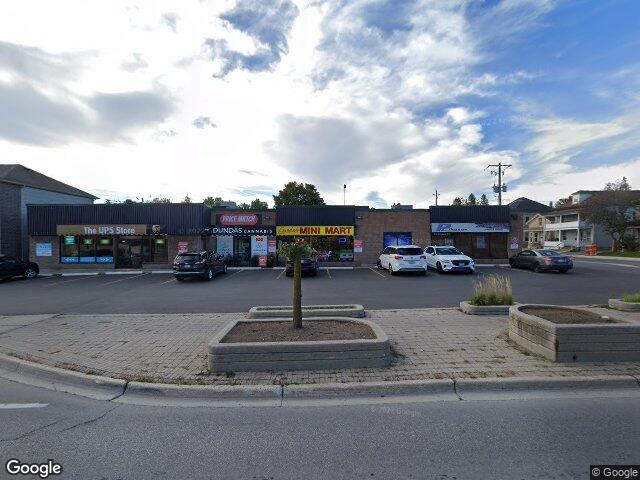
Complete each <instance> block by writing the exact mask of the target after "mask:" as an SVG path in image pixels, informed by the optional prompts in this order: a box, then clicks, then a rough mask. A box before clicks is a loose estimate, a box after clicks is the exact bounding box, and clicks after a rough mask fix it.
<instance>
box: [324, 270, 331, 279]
mask: <svg viewBox="0 0 640 480" xmlns="http://www.w3.org/2000/svg"><path fill="white" fill-rule="evenodd" d="M324 271H325V272H327V277H329V278H332V277H331V274H330V273H329V269H328V268H325V269H324Z"/></svg>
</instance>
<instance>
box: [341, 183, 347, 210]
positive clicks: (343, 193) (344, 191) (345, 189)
mask: <svg viewBox="0 0 640 480" xmlns="http://www.w3.org/2000/svg"><path fill="white" fill-rule="evenodd" d="M346 204H347V184H346V183H345V184H343V185H342V205H346Z"/></svg>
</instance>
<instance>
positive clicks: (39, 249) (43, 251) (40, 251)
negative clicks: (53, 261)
mask: <svg viewBox="0 0 640 480" xmlns="http://www.w3.org/2000/svg"><path fill="white" fill-rule="evenodd" d="M50 256H51V244H50V243H36V257H50Z"/></svg>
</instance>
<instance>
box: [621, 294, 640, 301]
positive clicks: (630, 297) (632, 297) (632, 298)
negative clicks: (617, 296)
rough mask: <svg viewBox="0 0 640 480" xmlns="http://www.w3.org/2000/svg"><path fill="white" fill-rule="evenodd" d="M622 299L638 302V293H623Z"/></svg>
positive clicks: (639, 297) (639, 295)
mask: <svg viewBox="0 0 640 480" xmlns="http://www.w3.org/2000/svg"><path fill="white" fill-rule="evenodd" d="M622 301H623V302H632V303H640V293H625V294H624V295H622Z"/></svg>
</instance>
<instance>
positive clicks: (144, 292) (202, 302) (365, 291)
mask: <svg viewBox="0 0 640 480" xmlns="http://www.w3.org/2000/svg"><path fill="white" fill-rule="evenodd" d="M487 274H502V275H508V276H509V278H510V279H511V283H512V285H513V292H514V296H515V299H516V301H519V302H535V303H555V304H565V305H571V304H573V305H575V304H595V303H606V301H607V299H608V298H611V297H618V296H619V295H620V293H622V292H632V291H638V290H640V262H632V261H623V260H600V259H598V260H588V259H580V260H576V261H575V269H574V270H573V271H571V272H569V273H568V274H560V273H541V274H536V273H533V272H530V271H528V270H511V269H509V268H504V267H485V268H479V269H478V270H477V272H476V274H475V275H465V274H438V273H436V272H431V271H430V272H429V274H428V275H427V276H419V275H411V274H406V275H397V276H390V275H389V274H388V272H386V271H385V270H377V269H375V268H374V269H369V268H358V269H353V270H333V269H330V270H327V269H322V270H321V271H320V274H319V275H318V276H317V277H305V278H304V279H303V303H304V304H331V303H360V304H362V305H364V306H365V308H368V309H389V308H424V307H454V306H457V305H458V303H459V302H460V300H463V299H465V298H467V297H468V296H469V294H470V293H471V291H472V288H473V282H474V281H475V280H477V279H478V278H479V277H481V276H482V275H487ZM291 282H292V279H291V278H288V277H286V276H285V275H284V273H283V270H237V271H230V272H228V273H227V274H226V275H218V276H216V277H215V278H214V279H213V280H212V281H210V282H205V281H199V280H189V281H184V282H177V281H175V280H174V279H173V277H172V275H170V274H132V275H93V276H88V275H87V276H54V277H40V278H37V279H35V280H21V279H18V280H10V281H4V282H1V283H0V314H5V315H18V314H37V313H83V314H91V313H96V314H101V313H206V312H243V311H247V310H248V309H249V308H250V307H252V306H254V305H283V304H291V290H292V289H291Z"/></svg>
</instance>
